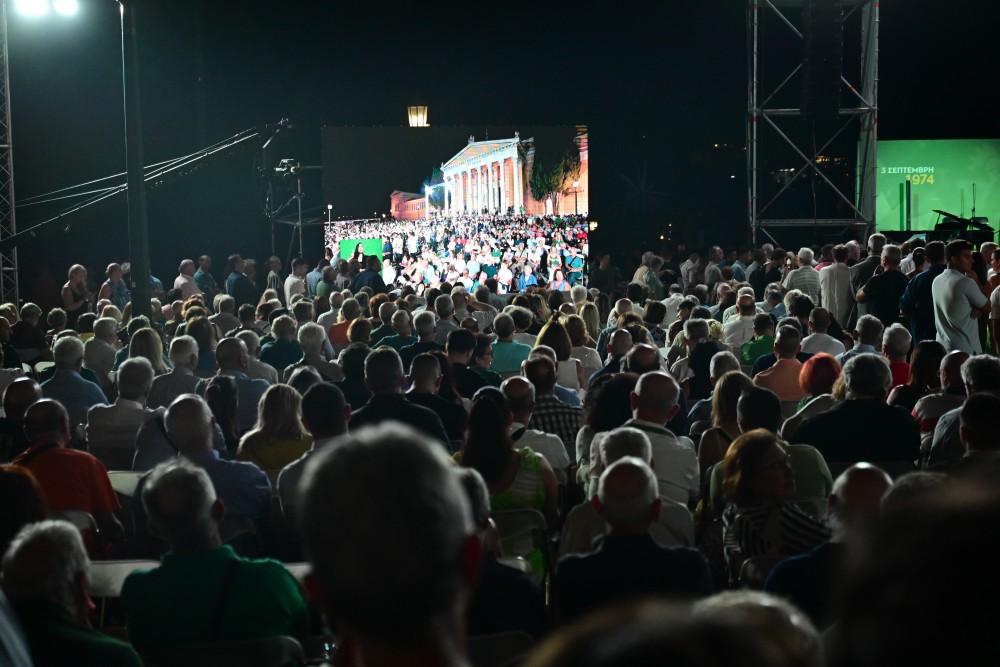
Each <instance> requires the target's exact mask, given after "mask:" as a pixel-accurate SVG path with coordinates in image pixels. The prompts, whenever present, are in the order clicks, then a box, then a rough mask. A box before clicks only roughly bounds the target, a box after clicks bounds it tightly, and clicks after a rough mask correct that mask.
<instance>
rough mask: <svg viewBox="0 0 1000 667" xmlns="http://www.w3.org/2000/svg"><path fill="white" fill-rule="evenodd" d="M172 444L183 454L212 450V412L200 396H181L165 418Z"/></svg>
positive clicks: (171, 406) (168, 409)
mask: <svg viewBox="0 0 1000 667" xmlns="http://www.w3.org/2000/svg"><path fill="white" fill-rule="evenodd" d="M163 421H164V425H165V427H166V430H167V435H168V436H169V437H170V442H171V444H173V445H174V447H176V448H177V450H178V451H179V452H181V453H184V452H199V451H208V450H210V449H212V421H213V418H212V411H211V410H209V408H208V403H206V402H205V401H204V400H203V399H202V398H201V397H200V396H195V395H194V394H181V395H180V396H178V397H177V398H176V399H175V400H174V402H173V403H171V404H170V407H169V408H167V414H166V415H165V416H164V419H163Z"/></svg>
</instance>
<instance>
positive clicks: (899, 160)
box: [875, 139, 1000, 232]
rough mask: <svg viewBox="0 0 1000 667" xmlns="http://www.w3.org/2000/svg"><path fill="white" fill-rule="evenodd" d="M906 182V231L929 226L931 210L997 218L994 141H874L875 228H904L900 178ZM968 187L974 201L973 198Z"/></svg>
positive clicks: (999, 157)
mask: <svg viewBox="0 0 1000 667" xmlns="http://www.w3.org/2000/svg"><path fill="white" fill-rule="evenodd" d="M907 181H909V182H910V229H911V230H913V231H927V230H933V229H934V225H935V223H936V222H937V221H938V217H939V216H938V214H937V213H935V212H934V210H935V209H939V210H942V211H947V212H948V213H952V214H954V215H957V216H960V217H963V218H971V217H972V216H973V206H975V216H976V217H988V218H989V220H990V225H991V226H992V227H994V228H996V227H997V222H998V221H1000V139H954V140H916V141H879V142H878V190H877V192H878V194H877V200H876V208H875V224H876V228H877V229H878V231H889V232H892V231H904V230H905V229H906V208H905V205H904V202H905V197H906V182H907ZM973 191H974V192H975V199H974V200H973Z"/></svg>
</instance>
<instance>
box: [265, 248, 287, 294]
mask: <svg viewBox="0 0 1000 667" xmlns="http://www.w3.org/2000/svg"><path fill="white" fill-rule="evenodd" d="M267 266H268V268H269V269H270V271H269V272H268V274H267V289H273V290H274V291H275V292H277V293H278V298H279V299H280V298H282V297H283V296H284V295H285V289H284V285H285V281H284V280H283V279H282V277H281V258H280V257H278V256H277V255H271V257H270V259H268V260H267ZM285 305H286V306H287V305H288V302H287V301H286V302H285Z"/></svg>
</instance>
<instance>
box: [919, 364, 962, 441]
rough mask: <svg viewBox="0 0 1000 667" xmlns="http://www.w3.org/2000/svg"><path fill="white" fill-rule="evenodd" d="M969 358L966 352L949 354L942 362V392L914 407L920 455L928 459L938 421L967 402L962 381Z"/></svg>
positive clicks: (923, 399)
mask: <svg viewBox="0 0 1000 667" xmlns="http://www.w3.org/2000/svg"><path fill="white" fill-rule="evenodd" d="M968 358H969V355H968V354H967V353H965V352H958V351H955V352H949V353H948V354H946V355H945V357H944V359H942V360H941V365H940V366H939V367H938V377H939V378H940V379H941V390H940V391H938V392H935V393H932V394H927V395H926V396H924V397H922V398H921V399H920V400H919V401H917V404H916V405H914V406H913V416H914V417H915V418H916V419H917V421H918V422H919V423H920V455H921V458H923V459H926V458H927V455H928V454H929V453H930V450H931V441H932V440H933V439H934V428H935V427H936V426H937V423H938V419H940V418H941V416H942V415H943V414H945V413H946V412H948V411H949V410H954V409H955V408H960V407H962V403H964V402H965V399H966V396H967V394H966V392H965V383H964V382H963V381H962V364H964V363H965V360H966V359H968Z"/></svg>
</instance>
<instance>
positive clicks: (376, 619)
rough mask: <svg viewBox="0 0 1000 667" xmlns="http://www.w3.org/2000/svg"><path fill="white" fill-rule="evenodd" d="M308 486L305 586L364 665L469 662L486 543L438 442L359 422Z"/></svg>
mask: <svg viewBox="0 0 1000 667" xmlns="http://www.w3.org/2000/svg"><path fill="white" fill-rule="evenodd" d="M390 352H391V350H390ZM373 354H374V353H373ZM352 430H353V429H352ZM302 485H303V486H302V488H303V493H302V507H303V514H302V517H303V519H302V542H303V547H304V549H305V553H306V558H307V560H308V561H309V562H310V564H311V565H312V571H311V572H310V573H309V574H308V575H307V576H306V580H305V586H306V590H307V591H308V592H309V596H310V598H311V599H312V600H313V601H315V602H316V603H317V604H318V605H319V606H320V608H321V609H322V610H323V611H324V612H325V616H326V620H327V622H328V624H329V625H330V626H331V627H336V628H337V637H338V640H339V643H341V644H342V645H343V646H350V647H351V653H352V656H353V657H354V659H355V660H356V661H357V662H358V664H372V663H373V661H374V662H384V663H385V664H400V665H402V664H410V665H415V664H437V665H464V664H467V663H466V659H465V657H464V655H462V646H463V644H464V639H465V637H464V630H463V629H462V619H463V618H464V614H465V605H466V599H467V595H468V591H469V590H470V589H471V587H472V585H473V582H474V581H475V567H476V565H477V564H478V562H479V557H480V550H481V544H480V541H479V539H478V537H477V535H476V527H475V526H474V525H473V521H472V516H471V512H470V509H469V501H468V498H467V496H466V494H465V492H464V490H463V489H462V486H461V484H460V483H459V480H458V476H457V475H456V474H455V473H454V470H453V464H452V462H451V460H450V459H449V458H448V457H447V455H446V454H445V452H444V451H443V450H442V449H441V448H440V447H439V446H438V444H437V443H435V442H433V441H432V440H429V439H428V438H426V437H425V436H424V435H423V434H421V433H419V432H417V431H414V430H412V429H409V428H405V427H403V426H400V425H382V426H379V427H377V428H370V429H362V430H359V431H354V433H353V434H352V436H350V437H348V438H346V439H344V440H343V441H341V442H339V443H338V444H337V446H336V447H329V448H327V449H325V450H324V451H322V452H319V453H318V454H317V455H316V456H314V457H313V461H312V462H311V463H310V465H309V466H308V468H307V470H306V474H305V476H304V477H303V480H302ZM375 527H377V529H373V528H375ZM400 544H405V545H407V547H406V550H405V554H404V553H402V552H400V551H399V549H398V548H397V546H398V545H400ZM376 656H377V657H376Z"/></svg>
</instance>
